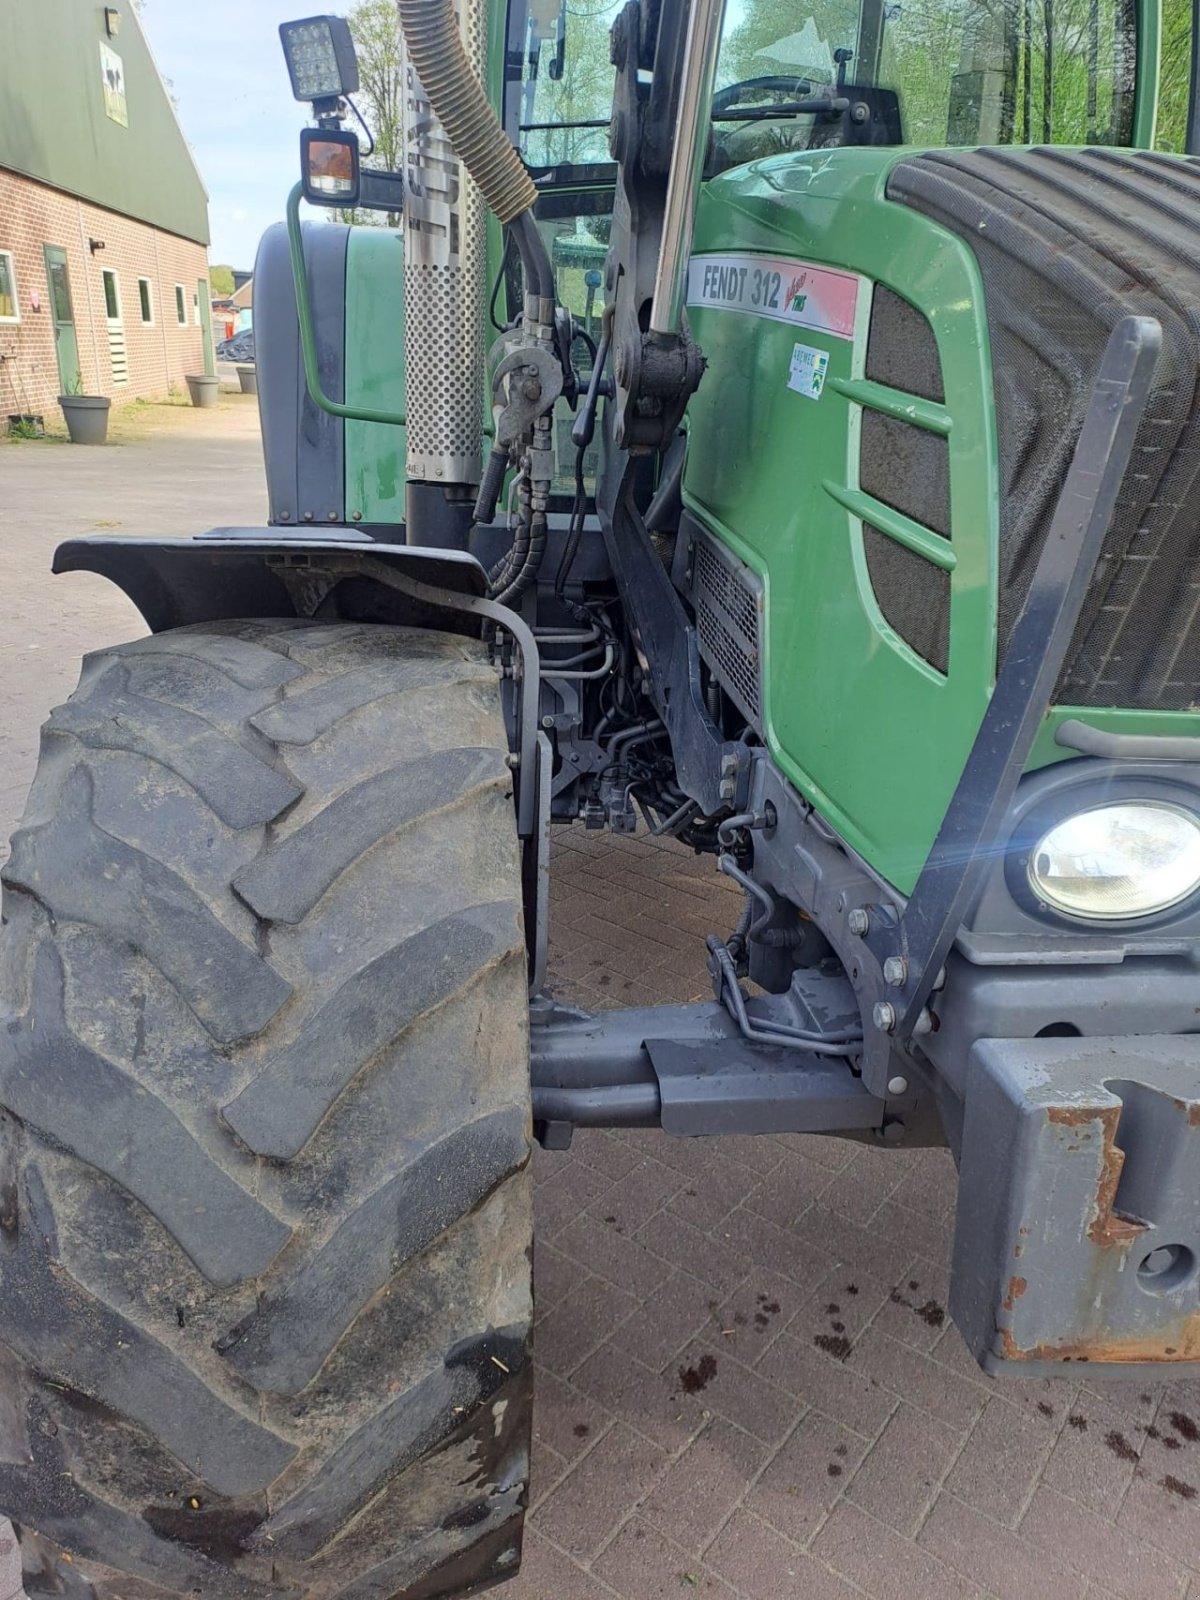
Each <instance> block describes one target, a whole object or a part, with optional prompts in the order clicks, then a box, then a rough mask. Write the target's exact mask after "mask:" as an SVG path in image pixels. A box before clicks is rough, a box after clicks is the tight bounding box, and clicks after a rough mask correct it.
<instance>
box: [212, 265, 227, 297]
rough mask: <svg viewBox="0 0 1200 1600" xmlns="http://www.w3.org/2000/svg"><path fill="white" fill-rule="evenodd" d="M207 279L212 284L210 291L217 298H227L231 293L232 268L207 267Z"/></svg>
mask: <svg viewBox="0 0 1200 1600" xmlns="http://www.w3.org/2000/svg"><path fill="white" fill-rule="evenodd" d="M208 281H209V283H210V284H211V285H212V292H213V293H214V294H215V295H216V297H217V299H218V300H228V299H229V296H230V295H231V294H232V293H233V268H232V267H226V266H215V267H209V269H208Z"/></svg>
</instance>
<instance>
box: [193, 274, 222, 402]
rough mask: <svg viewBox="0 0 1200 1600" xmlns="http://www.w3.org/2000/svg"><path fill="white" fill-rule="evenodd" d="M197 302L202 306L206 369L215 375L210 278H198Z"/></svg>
mask: <svg viewBox="0 0 1200 1600" xmlns="http://www.w3.org/2000/svg"><path fill="white" fill-rule="evenodd" d="M196 304H197V306H199V308H200V337H201V338H202V339H203V340H204V370H205V372H206V373H207V374H208V376H209V377H210V378H211V377H214V376H215V374H216V370H217V364H216V361H215V360H214V359H213V336H212V301H211V299H210V298H209V293H208V279H207V278H197V279H196Z"/></svg>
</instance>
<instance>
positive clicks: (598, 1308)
mask: <svg viewBox="0 0 1200 1600" xmlns="http://www.w3.org/2000/svg"><path fill="white" fill-rule="evenodd" d="M637 1307H638V1302H637V1301H636V1300H635V1299H634V1297H633V1296H632V1295H631V1294H624V1293H623V1292H622V1291H621V1290H620V1289H616V1288H614V1287H613V1285H612V1284H611V1283H604V1282H602V1281H601V1280H600V1279H598V1278H589V1279H588V1281H587V1282H586V1283H584V1284H583V1285H582V1287H580V1288H579V1289H577V1290H575V1292H574V1293H573V1294H571V1295H569V1296H568V1297H567V1298H566V1299H565V1300H564V1301H563V1302H562V1304H561V1305H559V1306H557V1307H556V1308H555V1310H553V1311H552V1312H551V1313H550V1315H549V1316H548V1317H543V1318H542V1320H541V1322H539V1323H538V1327H537V1359H538V1362H539V1364H540V1365H541V1366H543V1367H546V1368H548V1369H549V1370H550V1371H551V1372H556V1373H558V1374H559V1376H560V1377H564V1378H565V1377H569V1376H570V1374H571V1373H572V1372H574V1371H575V1369H576V1367H578V1366H579V1365H580V1364H581V1363H582V1362H583V1361H584V1360H585V1359H586V1357H587V1356H589V1355H590V1354H591V1352H592V1351H593V1350H595V1349H596V1348H597V1346H598V1345H599V1344H600V1343H601V1342H602V1341H603V1340H604V1338H605V1336H606V1335H607V1334H609V1333H611V1332H612V1331H613V1329H614V1328H615V1327H617V1326H618V1325H619V1324H620V1323H622V1322H624V1321H625V1318H626V1317H627V1316H629V1315H630V1313H631V1312H633V1311H636V1310H637Z"/></svg>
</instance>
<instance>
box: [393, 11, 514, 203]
mask: <svg viewBox="0 0 1200 1600" xmlns="http://www.w3.org/2000/svg"><path fill="white" fill-rule="evenodd" d="M398 4H399V8H400V27H401V29H402V31H403V33H404V43H405V46H406V48H407V50H408V54H409V59H410V60H411V61H412V64H413V67H414V68H415V70H416V74H417V77H418V78H419V79H420V80H421V87H422V88H423V89H424V91H425V93H426V94H427V95H428V96H429V103H430V105H432V107H433V109H434V111H435V112H436V114H437V117H438V121H439V122H441V124H442V126H443V127H444V128H445V130H446V132H447V134H448V135H449V137H450V143H451V144H452V145H453V146H454V151H455V154H456V155H457V156H458V158H459V160H460V161H461V162H462V163H463V165H464V166H465V167H466V169H467V171H468V172H469V173H470V174H471V176H472V177H473V178H474V179H475V182H476V183H477V184H478V185H479V187H480V189H481V191H482V193H483V198H484V199H485V200H486V201H487V203H488V205H489V206H491V208H492V210H493V211H494V212H495V213H496V215H497V216H498V217H499V218H500V221H501V222H504V223H509V222H512V221H514V220H515V219H516V218H517V217H519V216H520V215H521V213H522V211H528V210H529V208H530V206H531V205H532V204H533V202H534V200H535V199H536V198H537V190H536V189H535V188H534V186H533V180H532V179H531V178H530V176H529V174H528V173H527V172H526V171H525V168H524V167H523V166H522V164H521V158H520V157H519V156H518V155H517V152H516V151H515V150H514V149H513V147H512V145H511V144H510V143H509V142H508V139H507V138H506V137H505V134H504V129H503V128H502V127H501V126H500V120H499V118H498V117H497V116H496V113H495V112H494V111H493V110H492V108H491V106H490V105H489V104H488V102H487V96H486V95H485V94H484V92H483V87H482V85H481V84H480V82H479V79H478V78H477V77H476V76H475V74H474V72H473V71H472V70H471V63H470V61H469V60H468V59H467V53H466V51H465V50H464V49H463V45H462V39H461V37H460V36H459V31H458V22H457V20H456V18H455V15H454V6H453V5H452V3H451V0H398Z"/></svg>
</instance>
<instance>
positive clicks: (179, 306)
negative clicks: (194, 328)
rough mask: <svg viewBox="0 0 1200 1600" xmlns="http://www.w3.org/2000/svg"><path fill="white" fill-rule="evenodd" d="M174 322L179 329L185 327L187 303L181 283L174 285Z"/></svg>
mask: <svg viewBox="0 0 1200 1600" xmlns="http://www.w3.org/2000/svg"><path fill="white" fill-rule="evenodd" d="M175 320H176V322H177V323H178V324H179V326H180V327H181V328H186V327H187V301H186V300H185V298H184V294H183V285H182V284H181V283H177V284H176V285H175Z"/></svg>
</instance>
